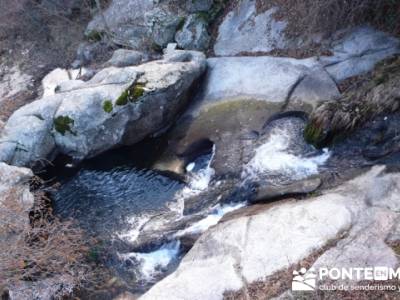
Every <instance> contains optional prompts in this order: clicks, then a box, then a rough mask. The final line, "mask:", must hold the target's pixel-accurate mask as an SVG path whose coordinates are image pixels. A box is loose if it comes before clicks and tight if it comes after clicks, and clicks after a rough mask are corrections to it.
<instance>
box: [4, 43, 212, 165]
mask: <svg viewBox="0 0 400 300" xmlns="http://www.w3.org/2000/svg"><path fill="white" fill-rule="evenodd" d="M205 69H206V62H205V57H204V55H203V54H201V53H199V52H185V51H176V53H170V54H169V55H166V57H165V59H164V60H160V61H154V62H150V63H147V64H143V65H140V66H137V67H126V68H115V67H110V68H106V69H103V70H102V71H100V72H99V73H97V74H96V75H95V76H94V77H93V78H92V79H91V80H89V81H88V82H85V83H83V84H82V83H80V84H79V85H78V86H77V87H76V88H75V89H72V90H66V91H64V92H59V93H58V94H55V95H53V96H51V97H45V98H43V99H40V100H37V101H35V102H33V103H31V104H28V105H26V106H24V107H22V108H21V109H19V110H18V111H16V112H15V113H14V114H13V115H12V116H11V118H10V119H9V121H8V122H7V124H6V126H5V128H4V130H3V132H2V136H1V138H0V161H5V162H9V163H11V164H14V165H20V166H24V165H29V166H30V165H36V164H37V163H38V162H41V161H45V160H46V159H47V160H51V159H53V156H54V155H55V154H56V153H57V152H62V153H64V154H67V155H70V156H73V157H75V158H77V159H84V158H87V157H92V156H94V155H96V154H99V153H101V152H103V151H106V150H108V149H111V148H113V147H117V146H120V145H124V144H133V143H136V142H138V141H140V140H142V139H143V138H145V137H146V136H148V135H150V134H152V133H156V132H157V131H159V130H162V129H164V128H165V126H168V125H169V124H170V123H171V122H172V121H173V120H174V118H175V117H176V114H177V113H178V111H180V109H181V108H182V107H183V106H184V105H185V104H186V102H187V100H188V92H189V90H190V88H191V87H192V86H193V85H194V84H195V83H196V81H197V80H198V79H199V78H200V76H201V75H202V73H203V72H204V71H205ZM137 83H141V84H143V85H144V95H143V96H141V97H140V99H138V101H134V103H129V101H127V103H126V105H125V103H120V102H118V101H117V100H118V98H119V97H120V96H121V95H122V94H123V93H124V92H125V91H126V90H127V89H128V88H129V87H131V86H135V84H137ZM106 101H108V103H109V104H108V106H110V108H111V110H110V111H106V110H105V109H104V105H105V103H106ZM117 102H118V103H119V104H117ZM63 120H64V121H63ZM65 120H67V123H68V124H65ZM57 121H60V122H61V123H63V122H64V124H62V126H61V127H62V128H61V130H60V129H59V128H58V129H57V128H56V127H55V124H56V123H57ZM65 125H67V126H65Z"/></svg>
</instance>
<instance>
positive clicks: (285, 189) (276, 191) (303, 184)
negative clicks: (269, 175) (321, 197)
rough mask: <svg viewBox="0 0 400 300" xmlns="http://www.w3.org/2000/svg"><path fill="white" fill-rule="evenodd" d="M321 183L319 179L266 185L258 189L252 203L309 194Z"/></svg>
mask: <svg viewBox="0 0 400 300" xmlns="http://www.w3.org/2000/svg"><path fill="white" fill-rule="evenodd" d="M321 183H322V181H321V179H320V178H307V179H304V180H299V181H295V182H293V183H290V184H286V185H280V186H275V185H271V184H267V185H265V186H260V187H259V188H258V190H257V196H256V198H255V199H254V201H253V202H262V201H268V200H271V199H272V198H276V197H282V196H285V195H294V194H307V193H311V192H314V191H315V190H316V189H317V188H318V187H319V186H320V185H321Z"/></svg>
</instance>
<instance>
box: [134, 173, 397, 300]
mask: <svg viewBox="0 0 400 300" xmlns="http://www.w3.org/2000/svg"><path fill="white" fill-rule="evenodd" d="M384 169H385V168H384V167H381V166H376V167H374V168H372V169H371V170H370V171H368V172H367V173H365V174H363V175H361V176H359V177H357V178H355V179H353V180H350V181H348V182H346V183H344V184H342V185H341V186H339V187H338V188H335V189H332V190H328V191H325V192H323V194H322V195H321V196H319V197H315V198H311V199H307V200H302V201H297V202H296V201H284V202H282V203H274V204H269V205H265V206H264V208H262V206H259V208H258V209H257V211H253V212H252V213H251V214H246V213H245V214H242V215H240V214H239V213H236V215H235V216H232V217H230V218H228V219H226V220H225V221H224V222H222V223H220V224H218V225H217V226H215V227H213V228H211V229H209V230H208V231H207V232H205V233H204V234H203V235H202V236H201V237H200V239H199V240H198V241H197V242H196V243H195V245H194V246H193V248H192V249H191V250H190V252H189V253H188V254H187V255H186V256H185V257H184V259H183V260H182V262H181V264H180V266H179V267H178V269H177V270H176V271H175V272H174V273H172V274H171V275H169V276H168V277H166V278H165V279H163V280H161V281H160V282H158V283H157V284H156V285H155V286H153V287H152V288H151V289H150V290H149V291H148V292H147V293H146V294H145V295H144V296H142V297H141V298H140V299H152V300H153V299H223V294H224V292H226V291H237V290H240V289H242V288H244V287H248V286H249V285H251V284H252V283H255V282H258V281H260V280H268V276H270V275H273V274H275V273H276V272H281V271H282V270H285V269H286V268H288V267H289V266H291V265H295V264H297V263H299V262H300V261H301V260H303V259H306V258H307V257H309V256H312V255H315V253H316V252H317V251H321V249H323V247H324V246H326V245H328V244H329V243H330V242H332V241H334V240H335V239H336V240H337V242H336V243H335V244H330V245H331V246H330V247H329V248H328V249H327V250H325V252H324V253H323V254H322V255H320V257H319V258H318V259H317V260H316V262H315V263H314V265H313V266H312V267H313V268H315V269H316V270H318V268H319V267H335V268H341V267H345V268H350V267H353V268H354V266H358V267H375V266H379V267H392V268H395V267H397V265H398V261H399V260H398V257H397V255H396V254H395V252H394V251H393V250H392V249H391V248H390V246H389V245H387V244H386V243H385V241H386V240H387V237H388V236H390V235H391V234H393V231H394V229H393V228H395V226H396V224H397V223H398V219H399V212H398V211H396V210H392V209H388V208H387V207H388V206H387V205H383V206H384V207H383V206H382V204H385V203H391V202H392V201H393V199H397V201H400V195H399V193H398V188H399V186H400V174H399V173H388V174H385V173H384ZM377 179H378V180H380V181H381V183H382V182H386V183H387V184H389V185H387V184H384V186H383V187H382V188H381V189H380V188H378V189H377V188H376V187H377V185H376V180H377ZM388 186H390V188H389V189H388V188H387V187H388ZM371 199H374V201H372V202H371ZM350 200H351V201H350ZM378 203H379V204H378ZM198 278H201V279H202V280H201V281H200V282H199V280H198ZM340 283H341V282H340ZM347 283H349V282H347ZM288 296H289V298H290V295H288ZM280 299H282V298H280ZM283 299H286V298H283Z"/></svg>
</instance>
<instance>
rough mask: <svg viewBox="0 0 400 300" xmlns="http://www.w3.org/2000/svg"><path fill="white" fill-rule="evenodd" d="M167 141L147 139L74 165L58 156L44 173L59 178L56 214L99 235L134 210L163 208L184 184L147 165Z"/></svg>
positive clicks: (114, 228)
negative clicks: (52, 165)
mask: <svg viewBox="0 0 400 300" xmlns="http://www.w3.org/2000/svg"><path fill="white" fill-rule="evenodd" d="M165 145H166V141H165V139H149V140H146V141H144V142H142V143H140V144H138V145H136V146H133V147H123V148H120V149H116V150H112V151H108V152H106V153H104V154H102V155H100V156H97V157H96V158H93V159H89V160H87V161H84V162H83V163H80V164H78V165H73V167H71V164H73V162H72V161H71V160H70V159H68V158H66V157H60V158H59V159H58V160H57V161H56V164H55V166H54V167H53V168H49V169H48V170H47V172H46V174H44V177H45V178H46V179H52V181H56V182H59V184H60V187H59V188H58V189H56V190H55V191H54V192H52V199H53V206H54V211H55V213H56V214H58V215H60V216H61V217H63V218H73V219H75V220H76V221H78V223H79V224H80V225H81V226H82V227H83V228H84V229H86V230H87V231H88V233H93V234H95V235H96V236H98V237H100V238H102V239H109V238H110V235H114V234H115V232H117V231H120V230H123V229H124V226H126V225H127V222H128V221H129V218H130V217H131V216H133V215H136V214H139V213H142V212H147V211H155V210H162V209H163V208H164V207H165V204H166V203H167V202H168V201H170V200H172V199H173V197H174V195H175V193H176V192H177V191H178V190H179V189H181V188H182V187H183V184H182V183H181V182H179V181H177V180H174V179H172V178H171V177H169V176H166V175H163V174H160V173H158V172H156V171H153V170H150V167H151V166H152V165H153V163H154V161H155V160H156V159H157V158H158V157H159V155H160V153H162V151H163V150H164V148H165Z"/></svg>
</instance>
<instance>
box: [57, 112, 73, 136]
mask: <svg viewBox="0 0 400 300" xmlns="http://www.w3.org/2000/svg"><path fill="white" fill-rule="evenodd" d="M73 125H74V120H73V119H71V118H70V117H68V116H59V117H57V118H55V119H54V129H55V130H56V131H57V132H59V133H60V134H62V135H65V133H67V132H70V133H71V134H74V132H73V131H72V129H71V126H73Z"/></svg>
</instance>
